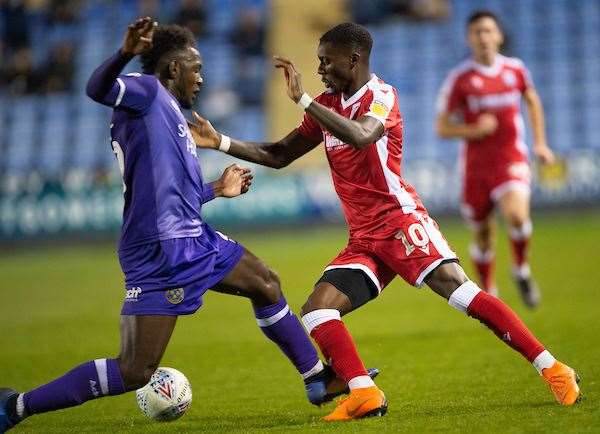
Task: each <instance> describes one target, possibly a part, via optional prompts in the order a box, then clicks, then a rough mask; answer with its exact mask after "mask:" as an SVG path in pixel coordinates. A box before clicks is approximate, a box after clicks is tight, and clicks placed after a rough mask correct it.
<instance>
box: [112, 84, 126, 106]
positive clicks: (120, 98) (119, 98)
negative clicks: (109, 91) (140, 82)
mask: <svg viewBox="0 0 600 434" xmlns="http://www.w3.org/2000/svg"><path fill="white" fill-rule="evenodd" d="M117 83H119V94H118V95H117V100H116V101H115V107H118V106H119V104H121V101H123V95H125V89H126V88H127V87H126V86H125V82H124V81H123V80H121V79H120V78H117Z"/></svg>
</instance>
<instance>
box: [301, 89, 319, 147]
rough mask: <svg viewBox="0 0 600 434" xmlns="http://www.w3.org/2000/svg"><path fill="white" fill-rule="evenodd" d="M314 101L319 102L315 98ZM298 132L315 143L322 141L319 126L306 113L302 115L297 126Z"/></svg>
mask: <svg viewBox="0 0 600 434" xmlns="http://www.w3.org/2000/svg"><path fill="white" fill-rule="evenodd" d="M315 101H317V102H320V101H318V98H315ZM298 132H299V133H300V134H302V135H303V136H304V137H307V138H309V139H310V140H313V141H315V142H322V141H323V130H322V129H321V125H319V123H318V122H317V121H316V120H314V119H313V118H312V117H310V116H309V114H308V113H306V112H305V113H304V117H303V118H302V122H301V123H300V125H299V126H298Z"/></svg>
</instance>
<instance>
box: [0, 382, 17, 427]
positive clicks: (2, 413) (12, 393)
mask: <svg viewBox="0 0 600 434" xmlns="http://www.w3.org/2000/svg"><path fill="white" fill-rule="evenodd" d="M17 396H19V393H18V392H17V391H16V390H13V389H7V388H0V434H2V433H5V432H6V431H8V430H9V429H11V428H12V427H13V426H15V425H16V424H18V423H19V422H20V420H19V418H18V417H17V415H16V413H15V408H14V405H15V401H16V400H17ZM11 407H12V408H11Z"/></svg>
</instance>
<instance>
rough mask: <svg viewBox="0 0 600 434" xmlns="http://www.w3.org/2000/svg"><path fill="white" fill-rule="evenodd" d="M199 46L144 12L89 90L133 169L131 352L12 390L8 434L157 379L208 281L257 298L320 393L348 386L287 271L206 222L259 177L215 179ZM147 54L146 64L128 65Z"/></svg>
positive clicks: (233, 174)
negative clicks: (207, 147)
mask: <svg viewBox="0 0 600 434" xmlns="http://www.w3.org/2000/svg"><path fill="white" fill-rule="evenodd" d="M195 45H196V44H195V40H194V37H193V35H192V33H191V32H190V31H189V30H187V29H184V28H182V27H179V26H174V25H172V26H164V27H158V25H157V23H156V22H153V21H152V19H150V18H142V19H139V20H137V21H136V22H135V23H134V24H131V25H130V26H129V27H128V29H127V33H126V35H125V39H124V43H123V46H122V48H121V49H120V50H119V51H118V52H117V53H115V54H114V55H113V56H112V57H110V58H109V59H108V60H106V61H105V62H104V63H103V64H102V65H101V66H100V67H98V69H96V71H94V73H93V74H92V77H91V78H90V80H89V83H88V86H87V93H88V95H89V96H90V97H91V98H92V99H93V100H94V101H96V102H99V103H101V104H104V105H108V106H112V107H114V112H113V117H112V125H111V137H112V147H113V150H114V152H115V154H116V156H117V160H118V163H119V166H120V169H121V171H122V173H123V183H124V196H125V206H124V211H123V227H122V233H121V239H120V242H119V260H120V263H121V268H122V269H123V273H124V274H125V286H126V291H125V300H124V303H123V308H122V311H121V314H122V316H121V351H120V353H119V355H118V357H116V358H98V359H95V360H91V361H88V362H85V363H83V364H81V365H79V366H77V367H75V368H73V369H72V370H71V371H69V372H67V373H66V374H65V375H63V376H62V377H59V378H57V379H55V380H54V381H52V382H50V383H47V384H45V385H42V386H40V387H38V388H36V389H33V390H31V391H29V392H26V393H18V392H16V391H14V390H12V389H6V388H5V389H0V432H4V431H5V430H7V429H9V428H11V427H12V426H14V425H15V424H17V423H19V422H20V421H22V420H23V419H24V418H26V417H27V416H30V415H33V414H38V413H44V412H47V411H52V410H58V409H62V408H67V407H72V406H75V405H79V404H82V403H84V402H86V401H89V400H91V399H95V398H100V397H103V396H109V395H119V394H122V393H125V392H128V391H132V390H135V389H137V388H139V387H141V386H143V385H144V384H146V383H147V382H148V380H149V379H150V376H151V375H152V373H153V372H154V371H155V369H156V368H157V367H158V364H159V362H160V360H161V357H162V355H163V353H164V351H165V348H166V346H167V344H168V342H169V339H170V337H171V333H172V332H173V329H174V327H175V323H176V321H177V316H179V315H187V314H192V313H194V312H196V310H198V308H199V307H200V306H201V305H202V295H203V294H204V293H205V292H206V291H207V290H208V289H212V290H214V291H217V292H221V293H227V294H233V295H240V296H242V297H247V298H249V299H250V300H251V302H252V306H253V308H254V313H255V316H256V320H257V322H258V325H259V326H260V328H261V330H262V331H263V332H264V334H265V335H266V336H267V337H268V338H269V339H270V340H272V341H273V342H275V343H276V344H277V345H278V346H279V348H280V349H281V350H282V351H283V353H284V354H285V355H286V356H287V357H288V358H289V360H290V361H291V362H292V364H293V365H294V366H295V367H296V369H297V370H298V372H299V373H300V374H301V376H302V378H303V379H304V383H305V388H306V392H307V395H308V399H309V400H310V402H312V403H313V404H317V405H319V404H321V403H323V402H325V401H328V400H331V399H332V398H333V397H334V396H337V395H339V394H341V393H344V392H347V389H346V386H345V384H344V383H343V382H342V381H341V380H339V379H337V377H336V376H335V374H334V373H333V371H332V370H331V368H330V367H328V366H326V365H325V366H324V365H323V363H322V362H321V361H320V360H319V357H318V355H317V352H316V350H315V348H314V347H313V345H312V344H311V342H310V340H309V338H308V337H307V335H306V333H305V331H304V329H303V328H302V325H301V324H300V322H299V321H298V319H297V317H296V316H295V315H294V314H293V313H292V312H291V311H290V308H289V306H288V305H287V303H286V301H285V298H284V297H283V294H282V292H281V288H280V283H279V278H278V277H277V275H276V274H275V273H274V272H273V271H272V270H270V269H269V268H268V267H267V266H266V265H265V264H264V263H263V262H262V261H260V259H258V258H257V257H256V256H254V255H253V254H252V253H250V252H249V251H248V250H246V249H244V247H242V246H241V245H240V244H238V243H236V242H235V241H232V240H230V239H229V238H228V237H226V236H225V235H223V234H221V233H219V232H217V231H215V230H214V229H212V228H211V227H210V226H208V225H207V224H206V223H205V222H203V221H202V218H201V215H200V210H201V208H202V205H203V204H204V203H206V202H208V201H210V200H212V199H214V198H215V197H218V196H222V197H235V196H238V195H240V194H243V193H245V192H246V191H247V190H248V188H249V187H250V184H251V182H252V176H251V174H250V171H249V170H248V169H244V168H241V167H239V166H237V165H233V166H230V167H228V168H227V169H225V171H224V172H223V175H222V176H221V178H220V179H219V180H217V181H215V182H212V183H204V181H203V179H202V173H201V171H200V166H199V164H198V160H197V157H196V144H195V143H194V140H193V139H192V136H191V134H190V132H189V130H188V125H187V122H186V119H185V117H184V116H183V114H182V112H181V108H184V109H189V108H191V107H192V104H193V102H194V100H195V97H196V95H197V93H198V90H199V89H200V86H201V84H202V77H201V69H202V59H201V57H200V53H199V52H198V50H197V49H196V48H195ZM136 55H140V56H141V63H142V69H143V72H144V73H143V74H139V73H133V74H126V75H120V73H121V71H122V70H123V68H124V67H125V65H126V64H127V63H128V62H129V61H130V60H131V59H132V58H133V57H134V56H136ZM371 375H376V370H373V371H371Z"/></svg>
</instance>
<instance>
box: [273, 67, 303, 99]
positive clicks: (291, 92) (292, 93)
mask: <svg viewBox="0 0 600 434" xmlns="http://www.w3.org/2000/svg"><path fill="white" fill-rule="evenodd" d="M273 59H274V63H275V68H279V69H282V70H283V74H284V76H285V81H286V84H287V94H288V96H289V97H290V98H291V99H292V100H293V101H294V102H296V103H297V102H298V101H300V98H301V97H302V94H303V93H304V89H303V88H302V80H301V78H302V76H301V75H300V73H299V72H298V71H297V70H296V67H295V66H294V64H293V63H292V62H291V61H290V60H288V59H285V58H283V57H279V56H273Z"/></svg>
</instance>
